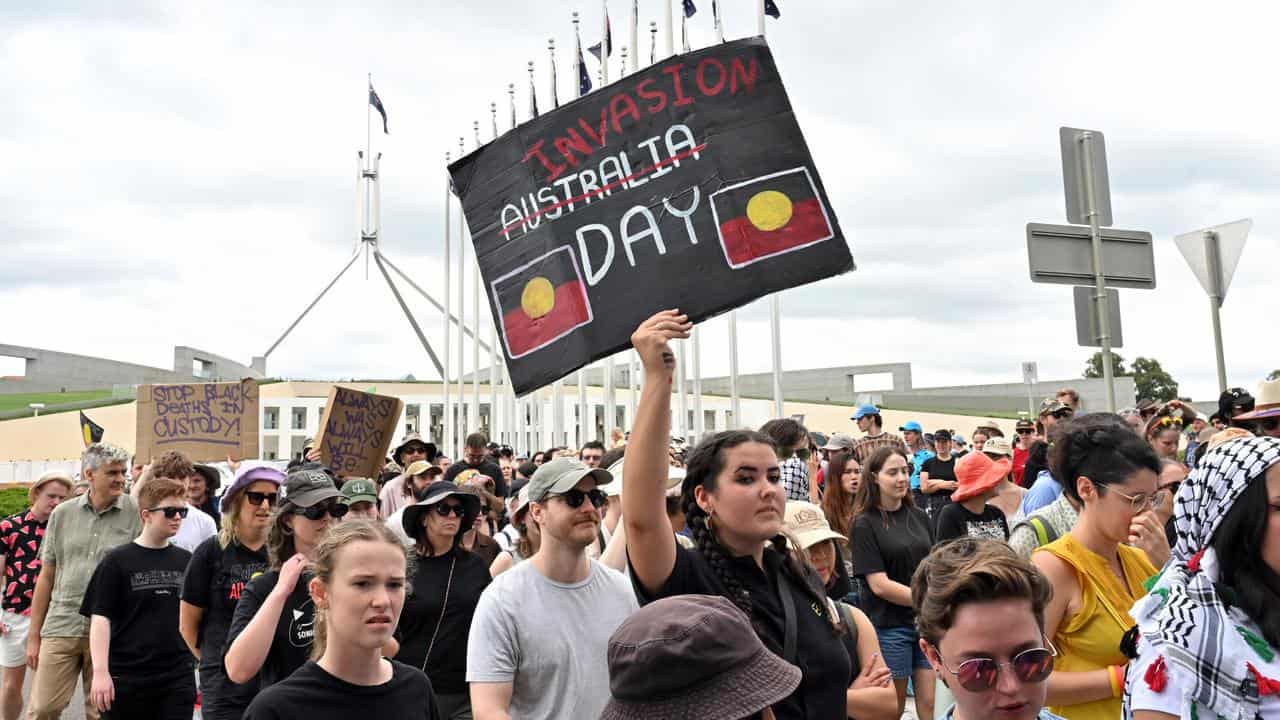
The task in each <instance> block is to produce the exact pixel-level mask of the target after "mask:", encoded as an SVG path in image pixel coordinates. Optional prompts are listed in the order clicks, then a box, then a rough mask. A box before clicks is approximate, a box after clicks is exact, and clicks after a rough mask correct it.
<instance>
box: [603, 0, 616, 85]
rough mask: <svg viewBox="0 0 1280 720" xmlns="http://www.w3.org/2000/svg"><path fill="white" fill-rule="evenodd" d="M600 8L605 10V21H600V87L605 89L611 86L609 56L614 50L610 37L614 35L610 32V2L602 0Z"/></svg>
mask: <svg viewBox="0 0 1280 720" xmlns="http://www.w3.org/2000/svg"><path fill="white" fill-rule="evenodd" d="M600 7H601V8H603V9H604V19H603V20H601V21H600V27H601V28H602V30H601V32H600V85H601V87H603V86H605V85H608V84H609V54H610V52H611V51H612V50H613V43H612V42H611V40H612V38H610V37H609V36H610V35H612V34H613V33H611V32H609V0H600Z"/></svg>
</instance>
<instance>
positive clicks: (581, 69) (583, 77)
mask: <svg viewBox="0 0 1280 720" xmlns="http://www.w3.org/2000/svg"><path fill="white" fill-rule="evenodd" d="M589 92H591V73H589V72H587V62H586V61H585V60H583V59H582V47H581V46H579V47H578V94H579V95H586V94H587V93H589Z"/></svg>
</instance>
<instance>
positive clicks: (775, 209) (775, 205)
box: [747, 190, 791, 231]
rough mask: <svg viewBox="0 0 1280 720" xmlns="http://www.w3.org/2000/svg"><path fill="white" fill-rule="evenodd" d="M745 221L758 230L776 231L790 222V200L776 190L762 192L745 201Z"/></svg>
mask: <svg viewBox="0 0 1280 720" xmlns="http://www.w3.org/2000/svg"><path fill="white" fill-rule="evenodd" d="M747 219H748V220H750V221H751V224H752V225H755V226H756V229H758V230H764V231H769V230H778V229H779V228H782V227H785V226H786V224H787V223H789V222H791V198H789V197H787V196H786V195H784V194H782V193H780V192H778V191H777V190H763V191H761V192H758V193H756V194H755V195H753V196H752V197H751V199H750V200H748V201H747Z"/></svg>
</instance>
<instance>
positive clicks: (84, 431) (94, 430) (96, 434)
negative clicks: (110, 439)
mask: <svg viewBox="0 0 1280 720" xmlns="http://www.w3.org/2000/svg"><path fill="white" fill-rule="evenodd" d="M102 433H103V429H102V426H101V425H99V424H98V423H96V422H94V421H92V420H90V419H89V416H88V415H85V414H84V411H81V412H80V434H81V435H82V436H83V437H84V446H85V447H89V446H90V445H92V444H94V443H96V442H102Z"/></svg>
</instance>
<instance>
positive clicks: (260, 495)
mask: <svg viewBox="0 0 1280 720" xmlns="http://www.w3.org/2000/svg"><path fill="white" fill-rule="evenodd" d="M244 497H245V499H246V500H248V501H249V504H250V505H253V506H254V507H261V506H262V501H263V500H266V501H267V506H268V507H275V506H276V501H277V500H279V499H280V495H279V494H278V493H264V492H257V491H255V490H248V491H246V492H245V494H244Z"/></svg>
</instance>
